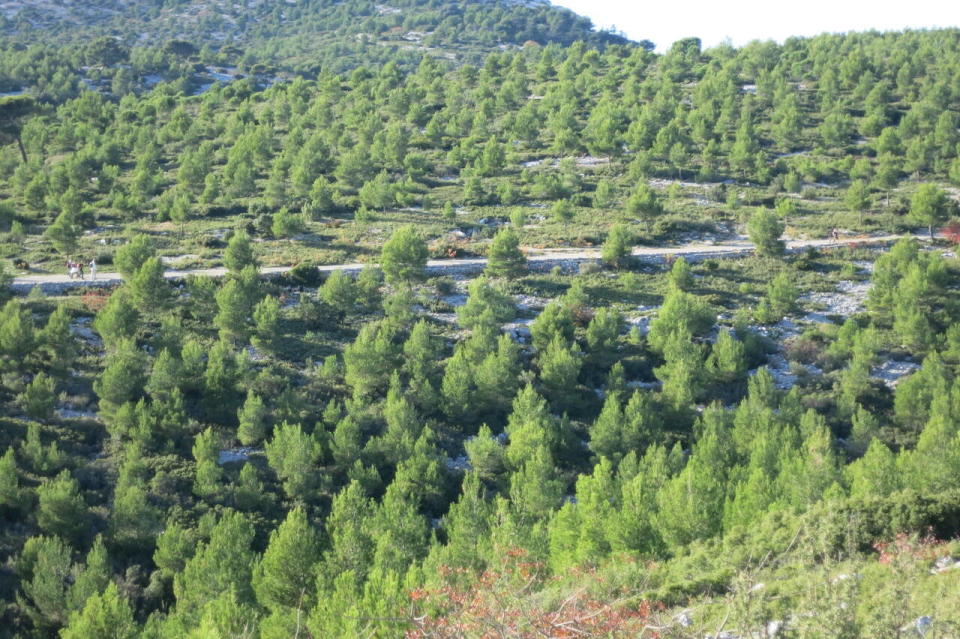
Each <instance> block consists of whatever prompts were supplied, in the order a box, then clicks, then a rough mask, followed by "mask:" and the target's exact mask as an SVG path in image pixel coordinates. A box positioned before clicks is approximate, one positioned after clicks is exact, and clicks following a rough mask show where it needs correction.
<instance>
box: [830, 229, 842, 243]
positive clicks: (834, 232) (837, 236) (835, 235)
mask: <svg viewBox="0 0 960 639" xmlns="http://www.w3.org/2000/svg"><path fill="white" fill-rule="evenodd" d="M830 236H831V237H833V239H835V240H839V239H840V231H839V230H838V229H836V228H834V229H833V230H832V231H830Z"/></svg>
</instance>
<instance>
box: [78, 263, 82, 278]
mask: <svg viewBox="0 0 960 639" xmlns="http://www.w3.org/2000/svg"><path fill="white" fill-rule="evenodd" d="M77 272H78V273H80V279H81V280H82V279H83V262H77Z"/></svg>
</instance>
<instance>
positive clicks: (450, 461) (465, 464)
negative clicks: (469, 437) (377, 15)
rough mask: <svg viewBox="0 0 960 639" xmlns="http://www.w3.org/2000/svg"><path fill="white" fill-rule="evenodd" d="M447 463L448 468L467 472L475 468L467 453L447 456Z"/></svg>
mask: <svg viewBox="0 0 960 639" xmlns="http://www.w3.org/2000/svg"><path fill="white" fill-rule="evenodd" d="M446 465H447V469H448V470H459V471H462V472H467V471H469V470H472V469H473V466H471V465H470V459H469V458H468V457H467V456H466V455H460V456H459V457H447V459H446Z"/></svg>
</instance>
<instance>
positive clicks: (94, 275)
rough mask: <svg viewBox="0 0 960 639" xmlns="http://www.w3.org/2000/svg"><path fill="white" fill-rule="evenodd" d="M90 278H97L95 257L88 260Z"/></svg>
mask: <svg viewBox="0 0 960 639" xmlns="http://www.w3.org/2000/svg"><path fill="white" fill-rule="evenodd" d="M90 279H91V280H96V279H97V258H93V259H92V260H90Z"/></svg>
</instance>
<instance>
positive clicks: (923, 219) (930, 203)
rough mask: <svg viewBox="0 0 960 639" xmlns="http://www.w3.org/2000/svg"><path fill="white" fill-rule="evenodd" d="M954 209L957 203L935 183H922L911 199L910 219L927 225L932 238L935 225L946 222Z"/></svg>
mask: <svg viewBox="0 0 960 639" xmlns="http://www.w3.org/2000/svg"><path fill="white" fill-rule="evenodd" d="M954 211H956V204H954V203H953V202H952V201H951V200H950V198H949V197H948V196H947V194H946V193H945V192H944V191H942V190H941V189H939V188H938V187H937V186H936V185H934V184H921V185H920V186H919V188H917V190H916V192H915V193H914V194H913V197H912V198H911V199H910V219H911V220H913V221H914V222H915V223H917V224H922V225H924V226H926V227H927V228H928V230H929V231H930V239H931V240H932V239H933V227H934V226H936V225H937V224H941V223H943V222H945V221H946V220H947V219H948V218H949V217H950V215H951V214H952V213H953V212H954Z"/></svg>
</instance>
